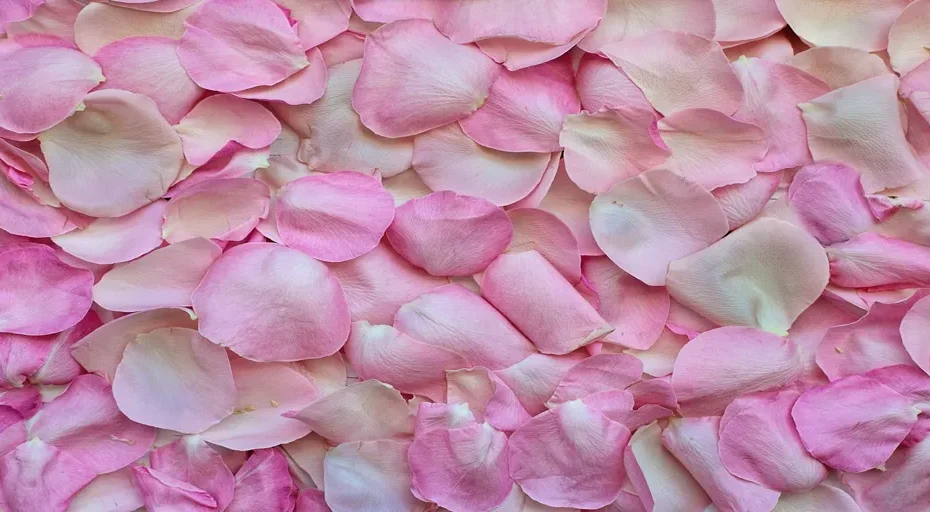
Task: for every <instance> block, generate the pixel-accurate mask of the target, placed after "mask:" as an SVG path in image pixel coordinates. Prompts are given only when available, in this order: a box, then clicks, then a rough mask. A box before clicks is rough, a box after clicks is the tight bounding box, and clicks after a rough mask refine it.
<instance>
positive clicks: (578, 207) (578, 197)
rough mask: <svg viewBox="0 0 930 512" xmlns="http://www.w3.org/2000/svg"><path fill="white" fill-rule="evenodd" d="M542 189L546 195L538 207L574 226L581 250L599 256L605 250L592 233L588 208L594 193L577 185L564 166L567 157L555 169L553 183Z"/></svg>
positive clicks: (587, 254) (573, 229)
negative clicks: (544, 189) (599, 245)
mask: <svg viewBox="0 0 930 512" xmlns="http://www.w3.org/2000/svg"><path fill="white" fill-rule="evenodd" d="M543 193H544V196H543V198H542V199H541V200H540V201H539V204H538V206H537V207H538V208H539V209H541V210H546V211H547V212H549V213H551V214H553V215H555V216H556V217H558V218H559V219H560V220H561V221H562V222H564V223H565V225H566V226H568V229H571V230H572V233H573V234H574V235H575V239H576V240H577V241H578V250H579V251H580V252H581V255H582V256H600V255H602V254H604V252H603V251H602V250H601V249H600V247H598V246H597V242H595V241H594V235H593V234H591V222H590V221H589V219H588V211H589V210H590V209H591V201H593V200H594V195H593V194H590V193H588V192H585V191H584V190H582V189H580V188H578V186H577V185H575V183H574V182H573V181H572V180H571V179H570V178H569V176H568V173H567V172H566V170H565V161H564V160H562V161H561V163H560V164H559V168H558V170H557V172H555V173H554V176H553V178H552V183H551V185H550V186H549V187H548V189H547V190H546V191H544V192H543Z"/></svg>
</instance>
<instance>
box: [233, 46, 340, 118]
mask: <svg viewBox="0 0 930 512" xmlns="http://www.w3.org/2000/svg"><path fill="white" fill-rule="evenodd" d="M307 60H309V61H310V65H309V66H307V67H305V68H303V69H301V70H300V71H298V72H296V73H294V74H293V75H291V76H289V77H287V78H285V79H284V80H281V81H280V82H278V83H276V84H274V85H260V86H258V87H252V88H250V89H245V90H243V91H238V92H236V93H234V94H235V95H236V96H238V97H240V98H248V99H252V100H265V101H280V102H284V103H287V104H288V105H309V104H311V103H313V102H314V101H316V100H318V99H320V97H322V96H323V93H325V92H326V80H327V78H328V73H327V71H326V62H324V61H323V54H321V53H320V50H318V49H316V48H313V49H311V50H309V51H308V52H307Z"/></svg>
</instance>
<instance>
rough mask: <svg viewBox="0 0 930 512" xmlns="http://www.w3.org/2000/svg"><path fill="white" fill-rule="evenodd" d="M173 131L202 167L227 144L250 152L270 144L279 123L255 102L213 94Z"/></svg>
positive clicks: (193, 161) (187, 156)
mask: <svg viewBox="0 0 930 512" xmlns="http://www.w3.org/2000/svg"><path fill="white" fill-rule="evenodd" d="M212 1H214V2H219V1H226V0H212ZM176 129H177V131H178V134H179V135H180V136H181V142H182V143H183V144H184V158H185V159H186V160H187V161H188V162H189V163H191V164H193V165H203V164H205V163H207V161H209V160H210V158H212V157H213V156H214V155H216V154H217V153H218V152H219V151H220V150H221V149H223V146H225V145H226V144H227V143H229V142H233V141H235V142H238V143H239V144H241V145H243V146H245V147H247V148H252V149H258V148H263V147H265V146H268V145H270V144H271V143H272V142H274V140H275V139H276V138H278V135H280V134H281V123H279V122H278V120H277V119H275V117H274V115H272V114H271V112H269V111H268V109H266V108H265V107H263V106H261V105H260V104H258V103H256V102H253V101H249V100H246V99H242V98H239V97H236V96H233V95H231V94H216V95H213V96H209V97H207V98H206V99H204V100H203V101H201V102H200V103H198V104H197V105H195V106H194V108H193V109H192V110H190V112H189V113H188V114H187V115H186V116H184V119H181V122H180V123H178V126H177V128H176Z"/></svg>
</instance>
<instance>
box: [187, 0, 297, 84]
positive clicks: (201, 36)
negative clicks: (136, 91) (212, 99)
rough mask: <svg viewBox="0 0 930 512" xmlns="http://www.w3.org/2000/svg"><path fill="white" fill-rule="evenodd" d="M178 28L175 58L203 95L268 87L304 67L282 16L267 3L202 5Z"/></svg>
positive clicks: (214, 0)
mask: <svg viewBox="0 0 930 512" xmlns="http://www.w3.org/2000/svg"><path fill="white" fill-rule="evenodd" d="M184 28H185V30H184V34H183V35H182V36H181V41H180V43H179V44H178V57H179V58H180V59H181V65H183V66H184V69H185V70H187V73H188V74H189V75H190V77H191V78H192V79H193V80H194V82H196V83H197V85H199V86H200V87H203V88H204V89H209V90H212V91H219V92H234V91H241V90H243V89H248V88H249V87H256V86H260V85H274V84H276V83H278V82H280V81H281V80H284V79H285V78H287V77H289V76H291V75H293V74H294V73H296V72H297V71H299V70H301V69H303V68H305V67H307V65H309V61H308V60H307V57H306V55H304V49H303V46H302V45H301V42H300V39H298V37H297V34H296V33H295V31H294V30H293V29H292V28H291V25H290V22H289V21H288V19H287V15H285V14H284V11H283V10H281V9H280V8H279V7H278V6H277V5H276V4H275V3H274V2H272V1H271V0H206V1H205V2H203V3H202V4H200V6H199V7H198V8H197V11H196V12H195V13H194V14H193V15H191V16H190V17H189V18H188V19H187V20H186V21H185V22H184ZM243 34H249V37H248V38H244V37H243Z"/></svg>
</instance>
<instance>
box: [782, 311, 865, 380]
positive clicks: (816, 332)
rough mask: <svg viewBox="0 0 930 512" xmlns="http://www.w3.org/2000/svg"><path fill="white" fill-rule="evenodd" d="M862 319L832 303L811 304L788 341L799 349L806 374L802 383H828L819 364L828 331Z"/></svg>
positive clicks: (800, 317) (790, 331)
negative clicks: (819, 347)
mask: <svg viewBox="0 0 930 512" xmlns="http://www.w3.org/2000/svg"><path fill="white" fill-rule="evenodd" d="M860 316H862V314H861V312H860V313H854V312H851V311H847V310H846V309H843V308H841V307H840V306H839V305H837V304H836V303H834V302H833V301H831V300H830V299H827V298H824V297H821V298H819V299H817V302H814V303H813V304H811V306H810V307H809V308H807V309H806V310H805V311H804V313H801V316H799V317H798V319H797V321H796V322H794V324H793V325H792V326H791V329H790V330H789V331H788V337H789V338H791V340H792V341H794V343H795V344H796V345H797V346H798V352H800V354H801V364H802V366H803V367H804V371H803V372H802V374H801V380H805V381H810V382H816V383H825V382H827V381H828V379H827V376H826V375H825V374H824V373H823V371H822V370H821V369H820V367H819V366H817V362H816V354H817V347H818V346H819V345H820V341H821V340H822V339H823V338H824V335H826V334H827V332H828V329H830V328H832V327H836V326H840V325H843V324H850V323H853V322H855V321H856V320H858V319H859V317H860Z"/></svg>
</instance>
